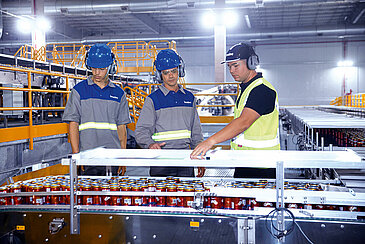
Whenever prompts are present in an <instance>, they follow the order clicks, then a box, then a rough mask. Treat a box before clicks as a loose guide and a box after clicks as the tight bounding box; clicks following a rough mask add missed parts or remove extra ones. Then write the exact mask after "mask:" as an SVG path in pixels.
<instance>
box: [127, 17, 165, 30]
mask: <svg viewBox="0 0 365 244" xmlns="http://www.w3.org/2000/svg"><path fill="white" fill-rule="evenodd" d="M132 16H133V17H134V18H136V19H138V20H139V21H140V22H142V23H143V24H144V25H145V26H146V27H147V28H148V29H150V30H151V31H152V32H153V33H155V34H160V26H159V23H158V22H157V21H156V20H154V19H153V18H151V17H150V16H149V14H133V13H132Z"/></svg>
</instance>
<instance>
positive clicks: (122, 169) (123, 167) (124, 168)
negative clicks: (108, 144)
mask: <svg viewBox="0 0 365 244" xmlns="http://www.w3.org/2000/svg"><path fill="white" fill-rule="evenodd" d="M126 170H127V168H126V167H125V166H119V168H118V172H117V173H118V175H121V176H123V175H124V174H125V172H126Z"/></svg>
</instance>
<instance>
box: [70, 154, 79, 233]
mask: <svg viewBox="0 0 365 244" xmlns="http://www.w3.org/2000/svg"><path fill="white" fill-rule="evenodd" d="M76 187H77V168H76V160H75V159H73V158H72V159H71V160H70V234H71V235H72V234H80V216H79V214H78V213H77V201H76V199H77V196H76V192H77V189H76Z"/></svg>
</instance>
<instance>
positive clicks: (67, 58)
mask: <svg viewBox="0 0 365 244" xmlns="http://www.w3.org/2000/svg"><path fill="white" fill-rule="evenodd" d="M89 47H90V46H89V45H83V44H79V43H71V44H68V43H57V44H47V45H46V50H47V61H48V62H51V63H55V64H62V65H69V66H73V67H80V68H81V67H84V59H85V54H86V51H87V49H88V48H89Z"/></svg>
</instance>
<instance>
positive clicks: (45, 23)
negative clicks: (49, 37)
mask: <svg viewBox="0 0 365 244" xmlns="http://www.w3.org/2000/svg"><path fill="white" fill-rule="evenodd" d="M36 25H37V29H39V30H41V31H44V32H46V31H49V30H50V29H51V23H50V22H49V20H48V19H46V18H45V17H39V18H37V19H36Z"/></svg>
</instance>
